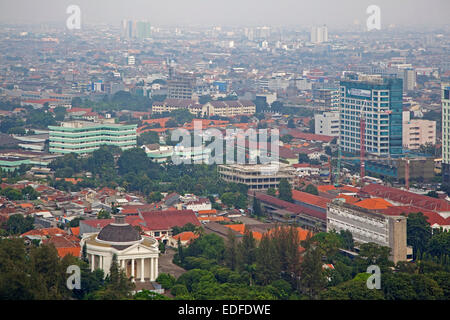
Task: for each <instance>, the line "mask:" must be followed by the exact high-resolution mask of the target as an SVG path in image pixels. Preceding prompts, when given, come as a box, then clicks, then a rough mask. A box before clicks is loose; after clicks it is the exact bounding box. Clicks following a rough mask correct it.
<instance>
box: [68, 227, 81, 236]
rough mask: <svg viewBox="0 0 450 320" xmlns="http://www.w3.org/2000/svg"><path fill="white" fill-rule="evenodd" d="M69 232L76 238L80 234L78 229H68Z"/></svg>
mask: <svg viewBox="0 0 450 320" xmlns="http://www.w3.org/2000/svg"><path fill="white" fill-rule="evenodd" d="M70 231H72V234H73V235H75V236H78V235H79V234H80V227H73V228H70Z"/></svg>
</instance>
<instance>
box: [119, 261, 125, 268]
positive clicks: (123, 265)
mask: <svg viewBox="0 0 450 320" xmlns="http://www.w3.org/2000/svg"><path fill="white" fill-rule="evenodd" d="M124 267H125V259H121V260H120V268H121V269H122V270H124V269H125V268H124Z"/></svg>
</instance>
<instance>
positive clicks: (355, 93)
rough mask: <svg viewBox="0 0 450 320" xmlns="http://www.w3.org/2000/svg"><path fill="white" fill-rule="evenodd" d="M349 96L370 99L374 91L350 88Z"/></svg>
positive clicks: (348, 90)
mask: <svg viewBox="0 0 450 320" xmlns="http://www.w3.org/2000/svg"><path fill="white" fill-rule="evenodd" d="M347 95H352V96H358V97H364V98H370V97H371V96H372V91H371V90H364V89H356V88H348V89H347Z"/></svg>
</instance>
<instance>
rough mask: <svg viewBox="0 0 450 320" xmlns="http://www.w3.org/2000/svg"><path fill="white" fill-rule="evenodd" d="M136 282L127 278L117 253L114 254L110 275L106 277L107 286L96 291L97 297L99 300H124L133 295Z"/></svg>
mask: <svg viewBox="0 0 450 320" xmlns="http://www.w3.org/2000/svg"><path fill="white" fill-rule="evenodd" d="M134 286H135V285H134V283H132V282H131V280H130V279H127V277H126V276H125V273H124V272H123V270H122V269H120V268H119V264H118V262H117V255H116V254H113V257H112V262H111V267H110V269H109V276H108V277H107V279H106V286H105V287H103V288H102V289H100V290H99V291H97V292H96V293H95V298H96V299H99V300H123V299H127V298H130V297H131V290H133V289H134Z"/></svg>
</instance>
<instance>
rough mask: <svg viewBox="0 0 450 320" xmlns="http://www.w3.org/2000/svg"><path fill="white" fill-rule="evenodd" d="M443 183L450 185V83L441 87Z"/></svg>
mask: <svg viewBox="0 0 450 320" xmlns="http://www.w3.org/2000/svg"><path fill="white" fill-rule="evenodd" d="M441 103H442V182H444V183H450V83H443V84H442V85H441Z"/></svg>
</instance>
